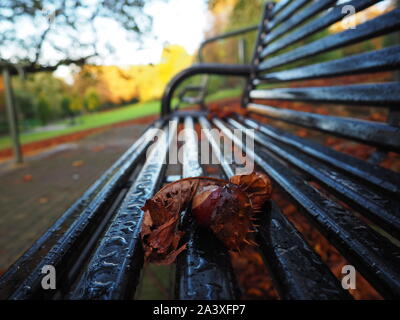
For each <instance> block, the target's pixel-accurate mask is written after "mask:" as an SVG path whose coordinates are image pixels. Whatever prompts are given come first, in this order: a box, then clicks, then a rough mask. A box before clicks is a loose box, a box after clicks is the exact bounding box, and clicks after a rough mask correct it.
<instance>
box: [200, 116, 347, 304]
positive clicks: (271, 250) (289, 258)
mask: <svg viewBox="0 0 400 320" xmlns="http://www.w3.org/2000/svg"><path fill="white" fill-rule="evenodd" d="M200 123H201V125H202V127H203V128H205V129H211V126H210V124H209V122H208V121H207V120H206V119H205V118H201V119H200ZM207 139H208V140H209V142H210V144H211V146H212V148H213V152H215V154H218V156H217V157H218V159H219V160H220V162H221V166H222V168H223V169H224V170H225V168H229V169H228V170H225V173H226V175H227V176H228V177H231V176H233V171H232V169H231V168H230V166H229V164H228V163H227V161H226V160H225V159H224V157H223V156H222V154H221V151H220V149H219V148H218V145H217V142H216V141H215V138H214V137H213V136H212V135H208V136H207ZM258 217H259V218H260V221H259V223H258V224H260V226H261V227H260V228H259V236H258V237H257V242H258V244H259V245H260V249H261V252H262V254H263V256H264V259H265V263H266V264H267V266H268V268H269V269H270V270H271V275H272V277H273V279H274V283H275V285H276V287H277V290H278V292H279V295H280V297H281V298H282V299H319V300H322V299H348V298H350V296H349V294H348V293H347V292H345V291H343V290H342V287H341V286H340V284H339V282H338V281H337V279H336V278H335V276H334V275H333V274H332V273H331V271H330V270H329V268H328V267H327V266H326V265H325V264H324V263H323V262H322V260H321V258H320V257H319V256H318V255H317V254H316V253H315V252H314V251H313V250H312V249H311V248H310V247H309V246H308V244H307V243H306V241H305V240H304V239H303V237H302V236H301V235H300V233H299V232H298V231H297V230H296V229H295V227H294V226H293V225H292V224H291V223H290V222H289V221H288V220H287V219H286V218H285V216H284V215H283V214H282V213H281V212H279V210H277V208H276V207H275V205H273V207H272V211H271V213H266V212H263V213H259V214H258ZM303 268H306V269H307V270H309V271H311V270H312V272H303V271H301V270H303Z"/></svg>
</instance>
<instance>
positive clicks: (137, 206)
mask: <svg viewBox="0 0 400 320" xmlns="http://www.w3.org/2000/svg"><path fill="white" fill-rule="evenodd" d="M172 120H173V122H172V123H171V124H170V126H169V131H168V129H167V127H165V128H164V131H163V134H161V135H160V136H159V137H158V141H157V143H156V145H155V146H154V147H153V148H152V150H151V152H150V153H149V155H148V157H147V159H146V162H145V163H144V165H143V167H142V169H141V170H140V173H139V174H138V177H137V178H136V180H135V182H134V183H133V185H132V187H131V188H130V189H129V191H128V193H127V196H126V197H125V199H124V200H123V202H122V204H121V206H120V207H119V209H118V211H117V213H116V214H115V216H114V218H113V220H112V221H111V223H110V225H109V227H108V229H107V231H106V232H105V234H104V235H103V238H102V239H101V241H100V243H99V244H98V247H97V248H96V250H95V251H94V253H93V255H92V257H91V258H90V261H89V263H88V265H87V266H86V269H85V271H84V272H83V274H82V276H81V277H80V279H79V280H78V281H77V283H76V286H75V288H74V290H73V291H72V293H71V295H70V297H69V298H70V299H73V300H76V299H96V300H103V299H124V298H125V299H126V298H129V297H132V296H133V295H134V292H135V289H136V285H137V283H138V280H139V275H140V270H141V268H142V264H143V252H142V247H141V243H140V230H141V224H142V219H143V212H142V210H141V208H142V207H143V205H144V204H145V202H146V200H147V199H149V198H151V196H152V195H153V193H154V192H155V191H156V190H157V188H158V187H159V184H160V178H161V177H162V173H163V171H164V168H165V160H166V156H167V151H168V148H169V146H170V145H171V143H172V140H173V137H174V135H173V133H174V132H175V131H176V128H177V119H176V118H175V119H172ZM166 132H168V134H167V133H166Z"/></svg>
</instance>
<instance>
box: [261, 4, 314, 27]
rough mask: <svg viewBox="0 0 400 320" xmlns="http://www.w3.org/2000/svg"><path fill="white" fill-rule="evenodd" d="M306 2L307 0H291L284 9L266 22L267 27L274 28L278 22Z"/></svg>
mask: <svg viewBox="0 0 400 320" xmlns="http://www.w3.org/2000/svg"><path fill="white" fill-rule="evenodd" d="M308 2H309V1H308V0H297V1H293V2H292V3H290V4H289V5H288V6H287V7H286V8H285V9H283V10H282V12H281V13H280V14H279V16H277V17H275V18H274V19H272V21H270V22H269V23H268V24H267V29H268V30H272V29H274V28H276V27H277V26H278V25H279V24H280V23H282V22H283V21H284V20H285V19H287V18H288V17H290V16H292V15H293V14H295V13H296V11H297V10H299V9H301V8H302V7H304V6H305V5H306V4H307V3H308Z"/></svg>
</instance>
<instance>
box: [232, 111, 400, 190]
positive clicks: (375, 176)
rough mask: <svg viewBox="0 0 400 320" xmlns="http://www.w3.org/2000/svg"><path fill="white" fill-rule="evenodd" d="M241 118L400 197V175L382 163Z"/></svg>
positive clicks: (277, 138)
mask: <svg viewBox="0 0 400 320" xmlns="http://www.w3.org/2000/svg"><path fill="white" fill-rule="evenodd" d="M239 119H240V121H241V122H243V123H245V124H246V125H247V126H249V127H250V128H253V129H256V130H259V131H261V132H262V133H263V134H265V135H267V136H268V137H270V138H272V139H274V140H277V141H280V142H282V143H284V144H287V145H290V146H292V147H294V148H296V149H297V150H300V151H302V152H305V153H307V154H308V155H310V156H312V157H314V158H316V159H318V160H321V161H324V162H326V163H329V164H330V165H333V166H334V167H335V168H336V169H338V170H342V171H343V172H345V173H347V174H350V175H351V176H353V177H355V178H358V179H359V180H361V181H363V182H366V183H368V184H369V185H371V186H373V187H374V188H375V189H378V190H381V191H384V192H387V193H388V194H390V195H391V196H394V197H400V174H399V173H396V172H393V171H391V170H387V169H384V168H382V167H380V166H378V165H373V164H370V163H368V162H366V161H363V160H360V159H357V158H354V157H352V156H349V155H347V154H345V153H342V152H338V151H335V150H333V149H332V148H329V147H325V146H323V145H321V144H319V143H316V142H313V141H311V140H309V139H304V138H300V137H298V136H295V135H293V134H290V133H288V132H284V131H283V130H279V129H277V128H273V127H271V126H269V125H266V124H261V123H259V122H256V121H254V120H251V119H247V118H244V117H239Z"/></svg>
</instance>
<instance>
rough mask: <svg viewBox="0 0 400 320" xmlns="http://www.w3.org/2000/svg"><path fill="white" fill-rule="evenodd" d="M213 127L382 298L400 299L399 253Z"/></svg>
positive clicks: (266, 156)
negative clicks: (278, 188) (277, 187)
mask: <svg viewBox="0 0 400 320" xmlns="http://www.w3.org/2000/svg"><path fill="white" fill-rule="evenodd" d="M214 124H215V125H216V126H217V127H218V128H219V129H220V130H222V132H223V133H224V134H225V135H226V136H227V137H228V138H230V139H231V140H232V141H233V142H234V143H235V144H236V145H237V146H238V147H239V148H241V149H242V150H243V151H245V152H246V154H247V156H248V157H251V158H252V159H254V161H255V162H256V163H257V164H258V165H259V166H260V167H261V168H262V169H263V170H264V171H265V172H267V173H268V174H269V176H271V178H272V179H273V180H274V181H275V182H276V183H277V184H278V185H280V186H281V187H282V189H283V190H285V191H286V192H287V193H288V194H289V195H290V196H291V197H292V198H293V199H294V200H295V201H296V203H297V205H298V206H299V207H300V208H302V209H303V212H304V213H306V215H307V217H309V218H310V219H311V220H312V221H313V222H314V223H315V224H316V225H317V227H318V228H319V229H320V230H321V232H322V233H323V234H324V235H325V237H326V238H327V239H328V240H329V241H330V242H331V243H332V244H333V245H334V246H335V247H336V248H337V249H338V250H339V251H340V252H341V253H342V254H343V256H344V257H346V258H347V259H348V260H349V261H350V263H352V264H353V265H354V266H355V267H356V269H357V270H358V271H359V272H360V273H361V274H363V276H364V277H365V278H366V279H367V280H368V281H369V282H370V283H371V284H372V285H373V286H374V287H375V288H376V290H377V291H378V292H379V293H381V294H382V295H383V296H384V297H386V298H394V297H398V296H400V269H399V268H398V266H399V265H400V249H399V248H398V247H397V246H395V245H394V244H392V243H391V242H390V241H388V240H387V239H386V238H384V237H383V236H381V235H380V234H378V233H377V232H375V231H374V230H373V229H371V228H370V227H369V226H367V225H366V224H365V223H364V222H362V221H361V220H359V219H358V218H356V217H355V216H354V215H353V214H352V213H351V212H349V211H347V210H346V209H344V208H343V207H341V206H340V205H338V204H337V203H335V202H333V201H332V200H330V199H328V198H326V197H324V196H323V195H322V194H321V193H320V192H318V191H317V190H316V189H315V188H313V187H311V186H310V185H308V184H307V183H306V182H305V181H304V180H303V179H302V178H300V177H299V176H298V175H296V174H295V173H294V172H293V171H292V170H291V169H289V168H288V167H287V166H285V165H284V164H282V163H281V162H279V161H278V160H276V159H275V158H274V156H273V155H272V154H271V153H270V152H267V151H262V150H257V153H255V152H254V151H252V150H250V149H248V148H245V147H243V143H242V141H240V139H238V138H237V137H235V136H234V135H233V134H232V132H231V130H230V129H229V128H228V127H226V126H225V125H224V124H223V123H222V121H220V120H217V119H214Z"/></svg>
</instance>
